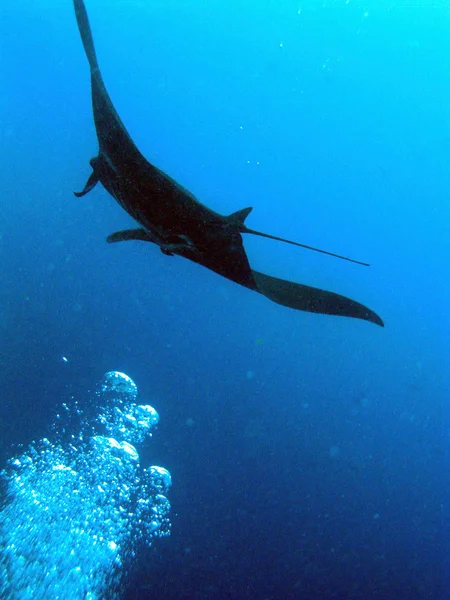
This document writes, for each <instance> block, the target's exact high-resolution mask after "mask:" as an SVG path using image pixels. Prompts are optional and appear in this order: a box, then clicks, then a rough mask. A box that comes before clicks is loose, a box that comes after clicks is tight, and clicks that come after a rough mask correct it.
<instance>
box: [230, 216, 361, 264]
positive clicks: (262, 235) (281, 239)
mask: <svg viewBox="0 0 450 600" xmlns="http://www.w3.org/2000/svg"><path fill="white" fill-rule="evenodd" d="M241 233H251V234H252V235H259V236H261V237H265V238H269V239H270V240H277V241H278V242H285V243H286V244H292V245H293V246H299V247H300V248H306V249H307V250H314V252H320V253H321V254H327V255H328V256H334V257H335V258H340V259H342V260H348V261H349V262H352V263H356V264H357V265H363V266H364V267H370V265H369V264H368V263H365V262H361V261H360V260H355V259H354V258H348V256H342V255H341V254H335V253H334V252H328V251H327V250H321V249H320V248H314V247H313V246H307V245H306V244H300V243H299V242H293V241H292V240H287V239H285V238H281V237H277V236H276V235H270V234H269V233H262V232H261V231H255V230H254V229H249V228H248V227H246V226H245V225H244V226H243V228H242V229H241Z"/></svg>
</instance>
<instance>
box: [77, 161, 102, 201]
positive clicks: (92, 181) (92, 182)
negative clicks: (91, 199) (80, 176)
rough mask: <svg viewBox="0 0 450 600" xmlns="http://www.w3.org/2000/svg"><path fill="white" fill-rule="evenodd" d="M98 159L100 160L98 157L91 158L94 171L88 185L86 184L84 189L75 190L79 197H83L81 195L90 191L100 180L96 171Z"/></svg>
mask: <svg viewBox="0 0 450 600" xmlns="http://www.w3.org/2000/svg"><path fill="white" fill-rule="evenodd" d="M97 161H98V158H91V160H90V161H89V163H90V165H91V167H92V169H93V171H92V173H91V175H90V177H89V179H88V180H87V182H86V185H85V186H84V188H83V190H82V191H81V192H74V194H75V196H76V197H77V198H81V196H84V195H85V194H87V193H88V192H90V191H91V190H92V189H93V188H94V187H95V186H96V184H97V183H98V182H99V178H98V175H97V173H96V166H97Z"/></svg>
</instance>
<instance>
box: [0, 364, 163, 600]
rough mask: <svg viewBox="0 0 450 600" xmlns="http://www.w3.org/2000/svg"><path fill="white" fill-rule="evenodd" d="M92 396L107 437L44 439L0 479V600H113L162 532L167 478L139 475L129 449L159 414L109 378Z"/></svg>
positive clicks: (125, 384)
mask: <svg viewBox="0 0 450 600" xmlns="http://www.w3.org/2000/svg"><path fill="white" fill-rule="evenodd" d="M95 396H96V401H97V402H98V404H99V405H100V406H99V413H98V417H97V424H100V425H101V427H102V428H103V430H104V431H106V435H104V434H101V435H100V434H99V435H95V434H94V435H89V436H83V434H82V433H83V432H81V433H79V432H78V434H77V435H74V436H72V440H76V442H75V441H73V442H72V443H60V442H59V443H52V442H50V441H49V440H47V439H44V440H42V441H40V442H39V443H36V444H33V445H32V446H31V447H30V448H29V449H28V451H27V452H25V453H23V454H22V455H21V456H19V457H16V458H14V459H11V460H10V461H9V463H8V465H7V468H6V470H5V471H4V472H3V474H2V475H3V478H4V479H5V483H6V499H5V502H4V506H3V508H2V510H1V512H0V590H1V597H2V598H5V599H8V600H16V599H17V600H18V599H19V598H20V599H21V600H28V599H30V600H31V598H33V599H34V600H40V599H42V600H44V599H48V598H52V599H55V600H56V599H59V598H61V599H64V600H95V599H100V598H106V597H107V598H111V599H113V598H116V597H118V596H119V594H120V590H121V587H122V585H123V581H124V578H125V577H126V574H127V565H128V563H129V562H130V559H131V558H132V557H133V556H134V553H135V551H136V548H137V547H138V543H141V542H145V543H147V544H148V545H150V544H151V543H152V540H153V539H154V538H155V537H158V536H165V535H168V534H169V532H170V522H169V518H168V513H169V510H170V504H169V501H168V500H167V497H166V494H167V492H168V490H169V488H170V486H171V476H170V473H169V472H168V471H167V470H166V469H164V468H162V467H157V466H151V467H149V468H146V469H144V468H142V467H141V466H140V463H139V454H138V451H137V449H136V447H135V444H139V443H142V441H143V440H144V439H145V438H146V437H148V436H149V435H151V429H152V428H153V427H154V426H155V425H156V424H157V423H158V420H159V417H158V413H157V412H156V411H155V410H154V409H153V408H152V407H151V406H145V405H138V404H137V403H136V400H137V388H136V385H135V384H134V382H133V381H132V380H131V379H130V378H129V377H127V376H126V375H124V374H123V373H118V372H116V371H115V372H111V373H107V374H106V375H105V378H104V380H103V382H102V384H101V386H100V388H99V391H98V392H97V393H96V395H95ZM91 431H92V427H91V428H90V429H89V432H91ZM103 433H104V432H103ZM85 437H87V439H85Z"/></svg>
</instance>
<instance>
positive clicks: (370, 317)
mask: <svg viewBox="0 0 450 600" xmlns="http://www.w3.org/2000/svg"><path fill="white" fill-rule="evenodd" d="M252 273H253V278H254V281H255V283H256V288H257V291H258V292H259V293H260V294H263V295H264V296H266V297H267V298H269V300H272V301H273V302H277V303H278V304H282V305H283V306H288V307H289V308H295V309H297V310H304V311H307V312H313V313H320V314H325V315H337V316H341V317H353V318H355V319H363V320H364V321H370V322H371V323H375V324H376V325H379V326H380V327H384V323H383V321H382V320H381V318H380V317H379V316H378V315H377V314H376V313H374V312H373V310H370V308H367V306H364V305H363V304H360V303H359V302H355V301H354V300H351V299H350V298H346V297H345V296H341V295H340V294H335V293H334V292H327V291H325V290H320V289H318V288H314V287H310V286H308V285H302V284H300V283H293V282H292V281H286V280H285V279H278V278H277V277H271V276H270V275H264V274H263V273H258V271H252Z"/></svg>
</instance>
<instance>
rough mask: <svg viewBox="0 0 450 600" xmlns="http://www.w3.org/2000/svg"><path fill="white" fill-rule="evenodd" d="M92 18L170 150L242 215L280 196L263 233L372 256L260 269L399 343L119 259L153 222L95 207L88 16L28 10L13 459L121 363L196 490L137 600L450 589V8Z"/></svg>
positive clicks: (8, 258)
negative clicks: (80, 23) (133, 234)
mask: <svg viewBox="0 0 450 600" xmlns="http://www.w3.org/2000/svg"><path fill="white" fill-rule="evenodd" d="M86 6H87V9H88V12H89V16H90V20H91V24H92V28H93V33H94V39H95V42H96V46H97V52H98V56H99V61H100V65H101V68H102V72H103V76H104V79H105V82H106V85H107V87H108V90H109V93H110V95H111V97H112V100H113V102H114V104H115V106H116V108H117V109H118V112H119V114H120V115H121V117H122V119H123V121H124V123H125V124H126V126H127V128H128V130H129V131H130V133H131V135H132V137H133V139H134V140H135V141H136V143H137V145H138V146H139V148H140V149H141V151H142V152H143V153H144V154H145V156H146V157H147V159H148V160H150V161H151V162H153V163H154V164H156V165H158V166H159V167H160V168H162V169H163V170H165V171H166V172H167V173H169V174H170V175H171V176H172V177H174V178H175V179H177V180H178V181H179V182H180V183H182V184H183V185H184V186H185V187H187V188H188V189H189V190H191V191H192V192H193V193H195V195H196V196H197V197H198V198H199V199H200V200H201V201H202V202H204V203H205V204H207V205H208V206H210V207H211V208H213V209H214V210H217V211H218V212H221V213H225V214H228V213H231V212H233V211H235V210H238V209H240V208H243V207H245V206H249V205H251V206H254V211H253V213H252V214H251V215H250V217H249V218H248V221H247V224H248V225H249V226H250V227H252V228H254V229H259V230H262V231H267V232H268V233H272V234H274V235H278V236H283V237H287V238H291V239H295V240H298V241H300V242H304V243H306V244H310V245H313V246H319V247H324V248H325V249H327V250H330V251H333V252H337V253H340V254H346V255H350V256H352V257H355V258H358V259H360V260H366V261H368V262H370V263H371V264H372V266H371V268H364V267H360V266H357V265H352V264H350V263H345V262H341V261H339V260H337V259H334V258H330V257H326V256H322V255H316V254H314V253H311V252H308V251H306V250H301V249H298V248H294V247H292V246H287V245H283V244H279V243H277V242H274V241H270V240H264V239H261V238H252V239H250V238H249V236H248V237H247V238H245V247H246V250H247V252H248V255H249V257H250V260H251V263H252V266H254V267H255V268H256V269H258V270H261V271H263V272H267V273H269V274H271V275H276V276H279V277H285V278H289V279H293V280H295V281H299V282H302V283H306V284H309V285H314V286H317V287H323V288H325V289H330V290H333V291H335V292H338V293H342V294H345V295H348V296H350V297H352V298H355V299H356V300H358V301H360V302H363V303H364V304H367V305H368V306H370V308H372V309H373V310H376V311H377V312H378V313H379V314H380V315H381V316H382V318H383V319H384V321H385V325H386V326H385V328H384V329H381V328H378V327H376V326H374V325H372V324H370V323H366V322H363V321H356V320H352V319H346V318H337V317H329V316H322V315H313V314H308V313H301V312H296V311H292V310H289V309H287V308H284V307H281V306H278V305H276V304H272V303H270V302H269V301H268V300H267V299H265V298H264V297H262V296H258V295H257V294H254V293H252V292H249V291H248V290H245V289H244V288H241V287H239V286H237V285H235V284H233V283H231V282H229V281H227V280H225V279H223V278H221V277H219V276H218V275H216V274H214V273H212V272H209V271H207V270H206V269H203V268H201V267H199V266H197V265H195V264H193V263H190V262H188V261H186V260H183V259H182V258H179V257H171V258H169V257H167V256H164V255H163V254H162V253H161V252H160V251H159V250H158V249H157V248H156V247H154V246H152V245H150V244H139V243H137V242H136V243H135V242H129V243H126V244H125V243H124V244H117V245H108V244H106V242H105V239H106V237H107V236H108V235H109V234H110V233H112V232H113V231H116V230H120V229H125V228H127V227H133V222H132V220H131V218H130V217H129V216H128V215H127V214H126V213H125V212H124V211H123V210H122V209H121V208H120V207H119V205H118V204H117V203H116V202H115V201H114V200H113V199H112V198H111V197H110V196H109V195H108V194H107V192H106V191H104V190H103V189H102V188H101V186H97V187H96V188H95V190H94V191H93V192H91V193H90V194H89V195H87V196H85V197H83V198H75V197H74V196H73V194H72V191H73V190H74V189H81V188H82V186H83V185H84V183H85V181H86V179H87V176H88V175H89V174H90V172H91V169H90V167H89V164H88V160H89V158H91V157H92V156H94V155H95V154H96V152H97V140H96V137H95V130H94V125H93V119H92V110H91V105H90V84H89V72H88V65H87V61H86V58H85V55H84V52H83V48H82V46H81V42H80V39H79V33H78V30H77V26H76V22H75V17H74V14H73V6H72V3H71V2H70V0H64V1H63V0H58V1H56V0H53V1H47V2H44V1H43V0H33V1H31V0H23V1H22V2H20V3H3V4H2V6H1V7H0V89H1V95H0V144H1V145H0V153H1V203H2V211H1V221H0V269H1V274H2V277H1V278H2V286H1V288H0V353H1V362H0V369H1V403H0V432H1V433H0V457H1V463H2V466H3V465H4V464H5V461H6V460H7V459H8V458H10V457H11V456H12V455H13V454H14V453H15V452H17V451H18V448H20V445H21V444H24V445H27V444H29V443H30V442H31V441H33V440H36V439H40V438H41V437H43V436H48V435H49V427H50V424H51V423H52V421H53V419H54V415H55V412H56V411H57V410H58V407H59V406H60V404H61V402H63V401H67V400H68V399H70V398H71V397H73V396H76V397H77V398H79V399H80V402H82V401H83V398H87V397H88V390H89V389H92V388H93V387H94V385H95V383H96V382H97V381H98V380H99V379H100V378H101V377H102V376H103V374H104V373H105V372H106V371H110V370H113V369H117V370H120V371H123V372H125V373H127V374H128V375H129V376H131V377H132V378H133V380H134V381H135V382H136V383H137V385H138V387H139V390H140V393H141V395H142V396H143V397H144V398H145V400H146V401H147V402H149V403H150V404H152V406H154V407H155V408H156V409H157V410H158V412H159V414H160V417H161V424H160V426H159V428H158V430H157V432H156V433H155V434H154V436H153V439H152V442H151V444H150V445H149V446H148V448H147V450H145V449H144V455H145V454H147V456H145V459H146V460H147V461H148V462H149V463H152V464H153V463H154V464H161V465H163V466H164V467H166V468H168V469H169V470H170V472H171V474H172V478H173V488H172V490H171V492H170V501H171V504H172V515H171V520H172V534H171V536H170V537H168V538H164V539H162V540H158V541H156V542H155V544H154V545H153V546H152V548H151V549H150V550H147V551H143V552H142V554H140V555H138V556H137V557H136V561H135V565H134V569H133V573H132V574H131V575H130V578H129V582H128V589H127V592H126V598H129V599H132V598H133V599H134V598H153V599H159V598H173V599H191V598H195V599H203V598H205V599H210V598H218V599H221V598H224V599H225V598H226V599H241V598H242V599H245V598H248V599H250V598H252V599H253V598H255V599H258V600H266V599H267V600H284V599H295V600H297V599H298V600H313V599H314V600H315V599H324V600H328V599H338V600H344V599H348V600H360V599H362V598H364V599H367V600H383V599H391V598H392V599H397V600H424V599H430V600H446V599H447V598H450V591H449V581H448V568H449V566H450V565H449V562H450V561H449V550H450V547H449V542H448V535H449V527H448V514H449V513H448V510H449V503H448V500H449V498H448V484H449V476H448V471H449V469H448V460H449V450H448V448H449V441H450V439H449V433H448V431H449V425H450V423H449V418H448V408H447V405H448V400H449V392H448V390H449V375H448V373H449V351H450V347H449V346H450V344H449V330H450V319H449V300H450V284H449V278H448V266H447V263H448V261H449V259H450V244H449V220H450V209H449V206H450V205H449V196H450V169H449V164H450V8H449V7H448V5H447V3H445V2H443V1H442V2H421V3H418V2H417V3H412V2H390V1H386V0H384V1H381V0H380V1H375V0H368V1H367V2H365V3H361V2H358V1H353V0H347V1H344V0H343V1H340V0H336V1H331V0H323V1H319V0H305V1H304V2H300V1H287V0H277V1H276V2H275V1H265V2H255V1H254V0H240V1H238V0H232V1H230V2H218V1H216V0H210V1H206V0H205V1H204V2H200V1H199V0H197V1H194V0H185V1H181V0H171V1H170V2H168V1H166V0H165V1H162V0H157V1H155V2H153V1H150V0H147V1H146V2H144V1H142V0H141V1H140V0H134V1H126V2H125V1H123V0H117V1H112V0H110V1H108V2H106V1H105V0H90V1H89V0H86ZM150 246H152V247H150ZM63 357H65V358H66V359H67V362H66V361H64V360H63ZM0 596H1V593H0Z"/></svg>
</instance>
